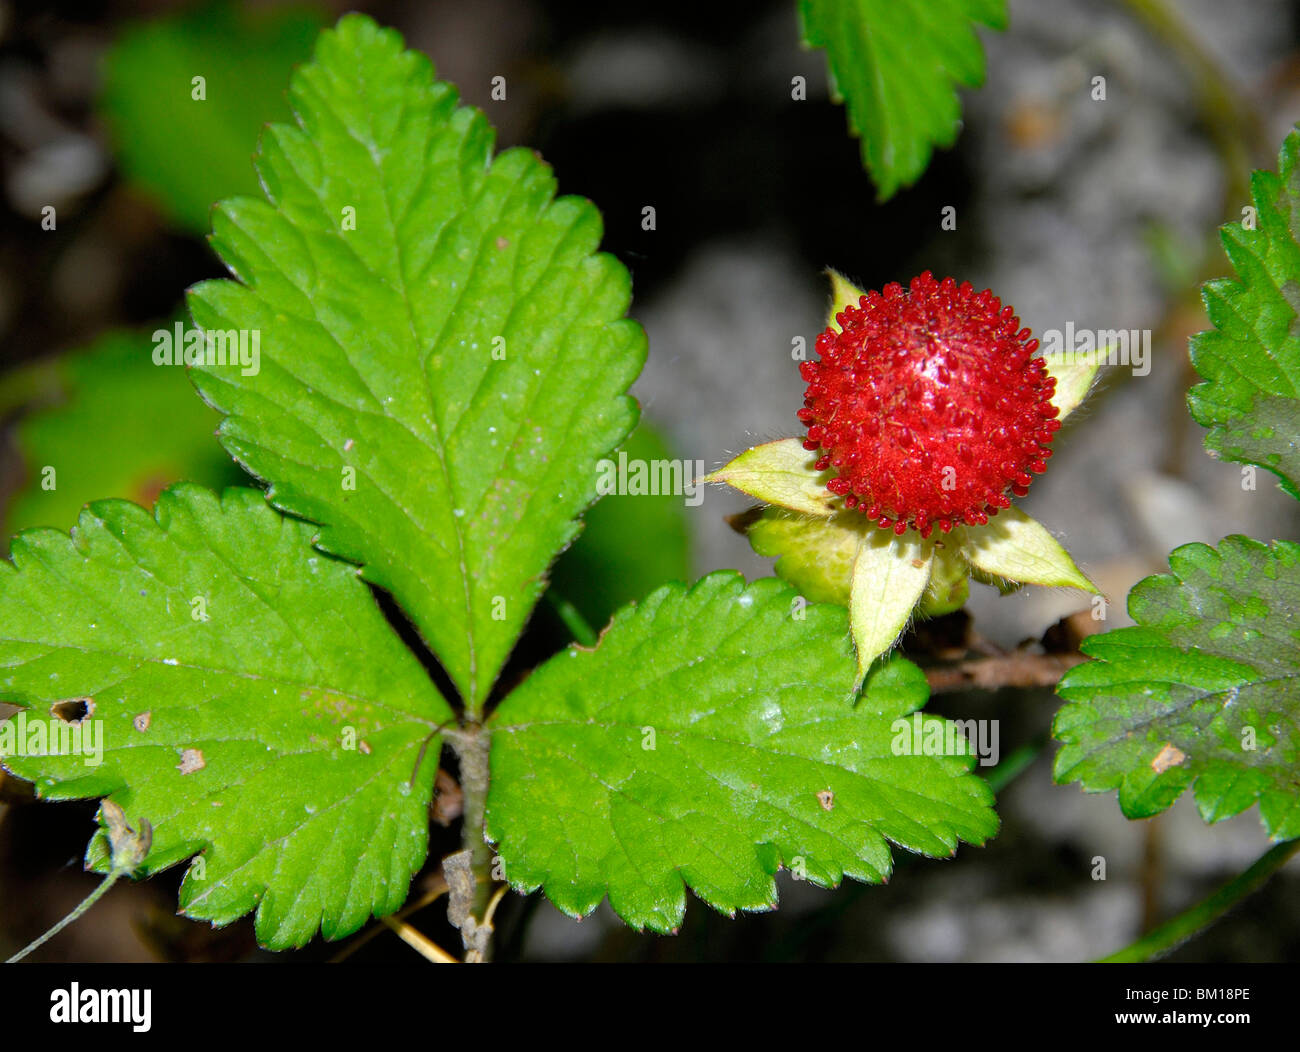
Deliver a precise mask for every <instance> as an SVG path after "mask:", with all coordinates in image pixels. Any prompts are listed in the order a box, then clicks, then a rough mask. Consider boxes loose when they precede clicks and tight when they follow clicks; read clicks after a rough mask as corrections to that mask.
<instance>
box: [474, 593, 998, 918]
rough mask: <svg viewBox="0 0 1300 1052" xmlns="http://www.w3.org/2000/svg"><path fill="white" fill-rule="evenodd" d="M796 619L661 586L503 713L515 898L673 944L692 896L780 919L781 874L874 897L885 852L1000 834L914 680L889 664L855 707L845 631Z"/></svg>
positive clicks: (828, 616) (505, 805) (887, 858)
mask: <svg viewBox="0 0 1300 1052" xmlns="http://www.w3.org/2000/svg"><path fill="white" fill-rule="evenodd" d="M796 600H797V596H796V594H795V592H794V591H792V590H791V589H789V588H787V587H786V586H785V585H783V584H782V583H781V582H779V581H777V580H776V579H775V578H764V579H762V580H759V581H756V582H754V583H752V584H749V585H746V583H745V581H744V579H743V578H741V577H740V576H739V575H738V574H735V573H730V572H723V573H716V574H711V575H710V576H708V577H705V578H704V579H703V580H701V581H699V582H697V583H696V584H695V585H694V586H693V587H691V588H690V589H686V588H683V587H679V586H671V585H670V586H667V587H665V588H662V589H660V590H659V591H657V592H655V593H654V594H653V595H651V596H650V597H649V598H647V599H646V600H645V601H644V602H643V603H642V604H641V605H639V606H635V607H628V608H625V609H624V610H623V611H621V612H620V613H619V614H618V615H617V616H616V617H615V618H614V621H613V623H612V624H611V625H610V627H609V628H608V629H607V630H606V631H605V633H604V635H603V637H602V638H601V641H600V645H599V647H598V648H597V649H595V650H582V649H579V648H570V649H569V650H567V651H565V652H564V653H562V654H559V655H557V656H556V657H554V658H552V659H551V660H550V661H548V662H547V663H546V664H545V665H543V666H541V667H540V668H539V669H538V670H537V671H536V672H534V673H533V675H532V676H530V677H529V678H528V679H527V680H526V681H525V682H524V683H523V684H522V685H521V686H520V687H519V688H518V689H517V690H516V691H515V692H514V693H513V694H511V695H510V697H508V698H507V699H506V700H505V702H503V703H502V705H501V707H500V708H499V709H498V710H497V711H496V712H495V713H494V714H493V716H492V718H491V721H490V727H491V733H492V785H491V789H490V792H489V796H488V819H487V825H488V835H489V837H490V838H491V839H492V840H493V841H495V842H496V844H497V845H498V853H499V855H500V858H501V860H502V863H503V866H504V871H505V875H506V877H507V879H508V880H509V881H510V883H511V884H512V885H513V886H514V887H516V888H518V889H520V890H524V891H532V890H534V889H536V888H538V887H541V888H543V889H544V890H545V892H546V894H547V896H548V897H549V898H550V899H551V901H552V902H554V903H555V905H556V906H558V907H559V908H560V909H561V910H563V911H564V912H566V913H568V914H570V915H572V916H583V915H585V914H588V913H590V912H591V911H592V910H593V909H594V908H595V907H596V905H597V904H598V903H599V902H600V901H601V899H602V898H604V897H605V896H608V898H609V902H610V905H611V906H612V907H613V908H614V910H615V912H617V913H618V914H619V916H621V917H622V918H623V919H624V920H625V921H627V923H628V924H630V925H631V926H632V927H634V928H638V929H641V928H650V929H653V930H655V931H672V930H674V929H676V928H677V927H678V925H679V924H680V923H681V920H682V915H683V911H684V909H685V905H686V888H687V887H689V888H691V889H692V890H693V891H694V892H695V893H696V894H697V895H698V896H699V897H700V898H702V899H704V901H706V902H708V903H709V904H710V905H712V906H713V907H714V908H716V909H718V910H720V911H722V912H724V913H727V914H732V913H734V912H736V911H737V910H763V909H771V908H773V907H774V906H775V905H776V884H775V881H774V879H773V878H774V874H775V873H776V871H777V870H778V869H779V868H781V867H783V866H784V867H788V868H790V869H792V870H794V871H795V872H797V873H799V874H800V875H802V876H804V877H806V878H807V879H808V880H810V881H812V882H813V883H815V884H818V885H822V886H834V885H836V884H838V883H839V882H840V880H841V879H842V878H843V877H845V876H849V877H853V878H854V879H857V880H861V881H866V882H871V883H878V882H881V881H883V880H885V879H886V878H887V877H888V876H889V873H890V870H891V868H892V861H891V852H890V844H891V843H892V844H896V845H898V846H900V847H903V848H905V849H907V850H909V851H915V852H919V853H921V854H925V855H930V856H947V855H950V854H952V853H953V852H954V851H955V850H956V847H957V843H958V841H959V840H965V841H967V842H968V843H973V844H980V843H983V842H984V841H985V840H986V839H987V838H988V837H990V836H992V835H993V834H994V832H995V831H996V829H997V818H996V815H995V814H994V812H993V809H992V802H993V801H992V794H991V793H990V792H989V790H988V788H987V786H986V785H985V783H984V780H983V779H981V778H979V777H977V776H975V775H973V774H971V773H970V767H971V765H972V762H973V760H972V758H971V757H970V756H969V755H927V754H925V751H924V744H923V742H924V740H925V739H926V738H927V736H928V735H934V736H935V737H936V738H937V737H939V736H942V735H943V734H945V733H946V731H947V730H948V728H950V727H952V726H953V725H951V724H947V723H946V722H945V721H943V720H940V719H938V718H937V717H927V716H922V715H921V714H920V713H919V711H918V710H919V709H920V708H921V706H922V705H923V704H924V702H925V700H926V695H927V690H926V684H925V677H924V676H923V675H922V674H921V672H920V670H919V669H917V668H916V667H915V666H914V665H911V664H909V663H908V662H906V661H895V662H893V663H890V664H887V665H885V666H883V667H882V668H880V669H879V670H877V671H876V672H875V673H874V674H873V675H872V677H871V678H870V679H869V681H868V682H867V685H866V687H865V688H864V691H863V693H862V696H861V697H856V698H855V697H854V696H853V694H852V693H851V688H852V685H853V682H854V680H855V674H856V665H855V662H854V656H853V648H852V644H851V643H850V641H849V637H848V631H847V629H848V625H847V621H846V615H845V611H844V610H843V609H842V608H839V607H835V606H830V605H822V604H812V605H808V606H806V607H805V606H804V605H803V604H802V603H799V602H797V601H796ZM913 714H915V717H913ZM914 720H915V722H914ZM914 726H916V727H920V728H922V732H921V734H920V735H919V736H918V738H917V739H916V742H915V745H916V748H913V744H914V741H913V737H912V729H913V727H914ZM925 728H932V730H929V731H927V730H925ZM930 740H932V741H933V740H934V738H931V739H930Z"/></svg>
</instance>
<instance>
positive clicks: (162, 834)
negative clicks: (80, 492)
mask: <svg viewBox="0 0 1300 1052" xmlns="http://www.w3.org/2000/svg"><path fill="white" fill-rule="evenodd" d="M156 516H157V518H156V521H155V519H154V518H151V517H150V516H149V514H148V513H147V512H146V511H144V510H143V509H142V508H139V507H137V506H136V505H134V504H129V503H127V502H126V501H120V500H109V501H101V502H98V503H96V504H93V505H91V506H90V508H89V509H88V510H87V511H85V512H84V513H83V514H82V516H81V519H80V521H79V523H78V525H77V527H76V529H75V530H74V531H73V533H72V537H71V538H69V537H68V535H66V534H63V533H58V532H56V531H54V530H44V529H42V530H31V531H28V532H26V533H23V534H21V535H19V536H18V537H17V538H16V539H15V540H14V542H13V560H14V562H13V565H10V564H8V563H5V564H3V565H0V669H2V671H0V701H5V702H10V703H15V704H18V705H21V706H24V707H25V709H26V711H23V712H20V713H19V714H18V715H17V716H15V717H14V718H13V720H12V721H10V723H8V724H0V754H2V755H3V756H4V758H5V759H4V763H5V766H6V767H7V768H8V770H9V771H11V772H12V773H14V774H16V775H18V776H19V777H22V778H26V779H29V780H31V781H33V782H34V783H35V785H36V789H37V792H38V793H39V794H40V795H41V796H43V797H45V798H48V799H53V800H67V799H78V798H83V797H96V796H111V799H112V800H113V801H114V802H115V803H116V804H118V805H119V806H120V807H121V809H122V811H123V812H124V813H125V815H126V818H127V820H128V821H129V822H130V824H131V825H132V826H133V827H135V828H140V825H139V822H140V820H142V819H147V820H148V821H149V822H150V823H152V825H153V844H152V849H151V850H150V852H149V855H148V857H147V859H146V860H145V863H144V866H143V870H144V872H145V873H154V872H157V871H159V870H161V869H165V868H166V867H168V866H172V865H175V864H176V863H178V862H182V861H184V860H186V859H189V858H191V857H192V856H194V855H198V856H199V857H198V858H197V859H196V860H195V861H194V862H193V863H192V864H191V866H190V868H189V870H188V871H187V873H186V877H185V882H184V884H183V885H182V886H181V896H180V903H181V909H182V912H184V913H185V914H187V915H188V916H191V917H195V918H200V919H204V920H210V921H212V922H214V923H217V924H225V923H228V922H230V921H233V920H235V919H236V918H237V917H240V916H242V915H243V914H245V913H248V912H249V911H250V910H253V909H256V910H257V933H258V938H259V939H260V940H261V941H262V943H263V944H265V945H267V946H271V947H275V948H283V947H287V946H297V945H301V944H303V943H305V942H306V941H307V940H308V939H310V938H311V937H312V936H313V935H314V934H315V932H316V931H317V930H318V929H320V930H321V931H323V932H324V934H325V935H326V936H327V937H329V938H337V937H340V936H343V935H346V934H348V933H349V932H352V931H355V930H356V929H357V928H358V927H360V925H361V924H363V923H364V922H365V921H366V919H367V918H368V917H369V916H370V915H371V914H372V913H373V914H377V915H378V914H385V913H390V912H392V911H393V910H395V909H397V908H398V907H399V906H400V905H401V903H402V901H403V900H404V899H405V897H406V893H407V890H408V887H409V884H410V880H411V876H412V874H414V873H415V871H416V870H417V869H419V867H420V865H421V864H422V863H423V862H424V858H425V853H426V847H427V834H428V824H429V822H428V803H429V797H430V794H431V792H432V786H433V779H434V774H435V773H436V770H437V766H438V763H437V757H438V751H439V739H438V736H437V734H436V733H435V732H436V729H437V727H438V726H439V725H440V724H441V723H443V722H444V721H446V720H449V719H450V718H451V715H452V714H451V711H450V709H449V708H448V706H447V704H446V702H445V701H443V699H442V698H441V696H439V694H438V692H437V691H436V690H435V689H434V687H433V686H432V684H431V683H430V681H429V678H428V676H427V675H426V674H425V672H424V670H423V669H422V668H421V667H420V664H419V662H417V661H416V660H415V658H414V657H413V656H412V655H411V653H410V652H409V651H408V650H407V649H406V648H405V647H404V646H403V645H402V644H401V642H400V641H399V639H398V637H397V635H396V634H395V633H394V632H393V631H392V629H391V628H390V627H389V625H388V624H387V622H386V621H385V620H384V618H383V615H382V614H381V613H380V611H379V608H378V606H377V605H376V603H375V600H374V597H373V596H372V595H371V594H370V592H369V590H368V589H367V588H366V586H365V585H364V584H362V583H361V581H360V580H359V578H358V575H357V571H356V569H355V567H352V566H349V565H347V564H346V563H341V562H338V561H337V560H335V559H332V558H330V557H329V556H327V555H323V554H321V553H320V552H318V551H316V550H315V549H313V547H312V545H311V538H312V533H313V530H314V527H312V526H311V525H310V524H307V523H303V522H298V521H296V520H293V519H286V518H282V517H281V516H280V515H278V514H276V513H275V512H274V511H273V510H272V509H271V508H269V507H267V505H266V502H265V500H264V498H263V496H262V494H261V493H259V492H257V491H256V490H248V489H232V490H227V491H226V493H225V494H224V495H223V496H222V497H221V498H220V500H218V498H217V497H216V495H215V494H213V493H211V492H209V491H208V490H205V489H201V488H200V487H198V486H191V485H180V486H176V487H173V488H172V489H170V490H168V491H166V492H165V493H163V495H162V496H161V497H160V498H159V500H158V505H157V511H156ZM76 718H80V720H81V722H80V723H79V724H78V725H77V727H76V728H73V727H70V726H69V723H68V722H67V721H69V720H73V719H76ZM74 729H75V730H77V731H79V732H80V737H74V736H72V734H71V732H72V731H73V730H74ZM51 730H53V731H60V730H61V731H62V732H64V734H65V740H64V741H63V742H61V743H57V744H50V743H47V744H46V745H45V748H44V749H42V748H41V747H40V739H41V738H49V737H50V734H51ZM33 735H37V736H38V737H36V738H33ZM96 742H97V743H98V746H99V747H102V752H101V753H100V754H99V755H98V756H97V755H95V753H96V748H97V747H96V744H95V743H96ZM42 751H44V752H47V753H49V755H39V753H40V752H42ZM55 753H57V755H55ZM421 761H423V762H421ZM88 857H89V860H90V862H91V864H92V865H94V866H96V867H97V868H99V869H100V870H101V871H103V870H106V869H107V867H108V865H109V859H108V845H107V841H106V839H105V837H104V834H103V832H102V831H101V833H100V834H99V835H98V836H97V837H96V839H95V840H94V841H93V842H92V844H91V848H90V851H89V855H88Z"/></svg>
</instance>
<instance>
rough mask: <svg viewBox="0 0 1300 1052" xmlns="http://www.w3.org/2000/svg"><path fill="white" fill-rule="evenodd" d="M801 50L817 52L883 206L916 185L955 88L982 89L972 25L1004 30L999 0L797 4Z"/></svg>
mask: <svg viewBox="0 0 1300 1052" xmlns="http://www.w3.org/2000/svg"><path fill="white" fill-rule="evenodd" d="M799 16H800V19H801V21H802V24H803V36H804V42H805V43H807V44H810V45H812V46H813V47H822V48H825V49H826V60H827V64H828V65H829V67H830V72H831V81H832V88H833V93H834V94H835V96H836V97H837V98H839V97H843V99H844V101H845V102H846V103H847V105H848V109H849V124H850V126H851V127H852V129H853V132H854V134H856V135H858V136H859V137H860V138H861V140H862V160H863V163H864V164H865V165H866V166H867V168H868V170H869V171H870V172H871V177H872V179H874V180H875V183H876V187H877V189H878V191H879V196H880V199H881V200H882V201H883V200H885V199H887V198H890V197H893V196H894V194H895V193H897V192H898V190H899V189H900V188H901V187H904V186H910V185H911V184H912V183H914V182H916V180H917V179H919V178H920V177H921V176H922V174H924V172H925V169H926V167H927V166H928V165H929V163H930V155H931V153H932V152H933V149H934V147H935V146H951V145H952V144H953V143H954V142H955V141H956V139H957V129H958V128H959V126H960V122H961V103H960V101H959V100H958V98H957V94H956V91H955V88H956V87H958V86H961V87H967V88H974V87H978V86H979V85H980V84H982V83H983V82H984V50H983V48H982V47H981V46H980V41H979V38H978V37H977V36H976V35H975V30H974V25H973V24H972V23H974V24H978V25H985V26H989V27H990V28H993V29H1004V28H1005V27H1006V24H1007V6H1006V0H800V2H799Z"/></svg>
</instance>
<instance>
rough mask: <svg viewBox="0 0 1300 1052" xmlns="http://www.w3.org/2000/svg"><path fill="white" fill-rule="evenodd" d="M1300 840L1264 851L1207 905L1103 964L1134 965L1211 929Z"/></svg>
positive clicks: (1284, 860)
mask: <svg viewBox="0 0 1300 1052" xmlns="http://www.w3.org/2000/svg"><path fill="white" fill-rule="evenodd" d="M1298 850H1300V840H1287V841H1284V842H1283V843H1281V844H1278V845H1277V846H1275V847H1273V848H1271V849H1270V850H1268V851H1267V852H1265V853H1264V854H1263V855H1262V856H1261V857H1260V858H1259V859H1258V861H1256V862H1255V864H1254V865H1253V866H1251V867H1250V869H1248V870H1246V872H1245V873H1242V874H1241V875H1240V876H1238V877H1236V878H1235V879H1233V880H1231V881H1229V882H1228V883H1227V884H1225V885H1224V886H1223V887H1221V888H1220V889H1219V890H1218V891H1216V892H1215V893H1214V894H1213V895H1211V896H1210V897H1209V898H1208V899H1206V900H1205V901H1204V902H1201V903H1199V904H1198V905H1196V906H1193V907H1192V908H1191V909H1190V910H1188V911H1187V912H1185V913H1180V914H1179V915H1178V916H1177V917H1175V918H1174V919H1173V920H1171V921H1169V922H1168V923H1166V924H1162V925H1161V926H1160V927H1158V928H1156V930H1155V931H1153V932H1151V933H1149V934H1147V935H1144V936H1143V937H1142V938H1140V939H1138V941H1137V942H1135V943H1133V944H1132V945H1130V946H1126V947H1124V949H1122V950H1119V951H1117V952H1116V953H1112V954H1111V955H1110V956H1109V957H1103V958H1102V959H1101V963H1102V964H1134V963H1138V962H1141V961H1149V960H1151V959H1152V958H1155V957H1159V956H1161V955H1162V954H1166V953H1168V952H1169V951H1170V950H1172V949H1173V948H1174V947H1176V946H1177V945H1178V944H1179V943H1182V942H1185V941H1186V940H1188V939H1190V938H1191V937H1192V936H1193V935H1195V934H1196V933H1197V932H1199V931H1201V930H1202V929H1204V928H1208V927H1209V926H1210V925H1211V924H1212V923H1213V922H1214V921H1216V920H1218V919H1219V918H1220V917H1222V916H1223V915H1224V914H1225V913H1227V912H1228V910H1230V909H1231V908H1232V907H1233V906H1235V905H1236V904H1237V903H1238V902H1240V901H1241V900H1242V899H1244V898H1245V897H1246V896H1247V895H1249V894H1250V893H1251V892H1253V891H1255V890H1256V889H1258V888H1259V887H1261V886H1262V885H1263V884H1264V883H1265V882H1266V881H1267V880H1268V878H1269V877H1271V876H1272V875H1273V874H1274V873H1275V872H1276V871H1277V870H1279V869H1281V868H1282V866H1284V865H1285V864H1286V863H1287V861H1288V860H1289V859H1290V858H1291V856H1292V855H1294V854H1295V853H1296V851H1298Z"/></svg>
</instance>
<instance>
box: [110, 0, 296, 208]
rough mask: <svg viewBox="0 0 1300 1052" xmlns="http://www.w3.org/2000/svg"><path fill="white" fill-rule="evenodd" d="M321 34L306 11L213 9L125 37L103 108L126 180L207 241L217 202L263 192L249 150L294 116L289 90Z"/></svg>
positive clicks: (116, 50) (115, 50) (116, 49)
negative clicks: (267, 130) (268, 129)
mask: <svg viewBox="0 0 1300 1052" xmlns="http://www.w3.org/2000/svg"><path fill="white" fill-rule="evenodd" d="M320 25H321V18H320V15H318V14H316V13H315V12H313V11H310V10H306V9H304V10H298V11H293V10H288V11H286V10H283V9H282V10H278V11H244V10H237V9H235V7H234V6H233V5H231V4H227V3H215V4H207V5H205V6H203V7H201V8H199V9H197V10H194V11H188V12H185V13H183V14H179V15H176V16H174V17H170V18H162V19H157V20H153V21H149V22H146V23H142V24H140V25H138V26H133V27H131V28H130V29H128V30H127V31H126V32H125V33H123V35H122V37H121V39H119V40H118V41H117V42H116V43H115V44H114V45H113V47H112V48H111V49H110V50H109V52H108V54H107V56H106V57H105V60H104V93H103V97H102V98H101V100H100V107H101V109H102V110H103V113H104V116H105V118H106V120H107V122H108V125H109V127H110V129H111V130H112V134H113V145H114V148H115V152H116V154H117V157H118V162H119V164H120V165H121V167H122V170H123V172H124V173H125V175H126V176H127V178H129V179H130V180H131V181H132V182H134V183H136V184H138V185H139V186H141V187H142V188H143V189H144V190H145V191H146V192H147V193H149V194H150V196H152V197H153V198H154V199H156V200H157V201H158V202H159V203H160V204H161V205H162V207H163V209H164V210H165V211H166V212H167V214H168V216H169V217H170V218H171V219H172V220H173V221H175V222H176V223H178V224H180V225H181V226H183V227H185V228H186V229H188V230H190V231H192V232H193V233H195V234H206V233H207V232H208V225H209V219H208V214H209V213H210V212H211V210H212V206H213V204H214V203H215V202H216V201H217V199H218V198H220V197H226V196H229V195H230V194H235V193H250V194H251V193H256V192H257V179H256V177H255V175H254V173H253V165H252V164H251V162H250V154H251V152H252V151H251V147H252V144H253V143H254V142H255V141H256V139H257V133H258V132H259V131H260V130H261V127H262V125H263V124H265V123H266V122H267V121H269V120H284V119H285V118H286V117H288V116H289V108H288V106H286V105H285V101H284V86H285V83H286V82H287V81H288V79H289V73H290V71H291V70H292V69H293V67H294V64H295V63H298V62H302V61H304V60H305V59H306V58H307V56H308V55H309V54H310V53H311V42H312V41H313V40H314V39H315V37H316V32H317V30H318V29H320ZM195 77H202V78H203V84H202V91H203V95H204V97H203V98H202V99H196V98H194V95H195V93H196V85H195V84H194V82H193V81H194V78H195Z"/></svg>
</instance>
